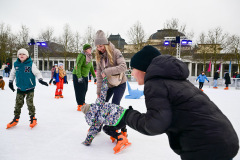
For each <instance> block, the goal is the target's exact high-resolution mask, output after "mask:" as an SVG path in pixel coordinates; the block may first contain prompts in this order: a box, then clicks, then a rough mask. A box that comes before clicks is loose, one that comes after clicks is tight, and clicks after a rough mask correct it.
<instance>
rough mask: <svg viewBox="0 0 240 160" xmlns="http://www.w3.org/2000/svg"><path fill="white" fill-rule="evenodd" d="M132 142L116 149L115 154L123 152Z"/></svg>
mask: <svg viewBox="0 0 240 160" xmlns="http://www.w3.org/2000/svg"><path fill="white" fill-rule="evenodd" d="M131 144H132V143H126V144H125V145H124V146H123V147H122V148H120V149H118V150H116V151H115V152H114V154H117V153H119V152H121V151H122V150H124V149H126V148H128V147H129V146H130V145H131Z"/></svg>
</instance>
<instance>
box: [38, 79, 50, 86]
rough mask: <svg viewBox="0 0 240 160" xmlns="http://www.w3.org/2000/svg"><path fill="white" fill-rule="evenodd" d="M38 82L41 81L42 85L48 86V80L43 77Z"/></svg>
mask: <svg viewBox="0 0 240 160" xmlns="http://www.w3.org/2000/svg"><path fill="white" fill-rule="evenodd" d="M38 82H39V83H41V84H42V85H45V86H48V84H47V82H44V81H43V79H42V78H40V79H39V80H38Z"/></svg>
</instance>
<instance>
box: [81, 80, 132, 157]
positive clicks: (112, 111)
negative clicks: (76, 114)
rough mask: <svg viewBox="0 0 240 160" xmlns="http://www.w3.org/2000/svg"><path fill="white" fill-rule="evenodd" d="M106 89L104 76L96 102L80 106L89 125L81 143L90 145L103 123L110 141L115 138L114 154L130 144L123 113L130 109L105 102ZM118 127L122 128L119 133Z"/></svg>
mask: <svg viewBox="0 0 240 160" xmlns="http://www.w3.org/2000/svg"><path fill="white" fill-rule="evenodd" d="M107 90H108V85H107V78H104V79H103V83H102V88H101V93H100V96H99V98H97V99H96V103H93V104H90V105H89V104H86V105H83V106H82V109H81V110H82V112H83V113H84V114H85V118H86V121H87V123H88V125H90V126H91V127H90V129H89V131H88V134H87V138H86V140H85V141H84V142H83V144H84V145H86V146H88V145H90V144H91V143H92V140H93V139H94V137H95V136H96V135H97V134H98V132H100V128H101V126H102V125H103V124H104V125H105V126H104V127H103V130H104V132H105V133H106V134H108V135H109V136H111V137H110V138H111V140H112V142H114V141H115V139H116V140H117V144H116V146H115V147H114V148H113V150H114V151H115V152H114V154H116V153H118V152H120V151H121V150H123V149H125V148H126V147H128V146H129V145H131V143H129V142H128V139H127V130H126V124H125V122H124V117H125V114H126V113H127V112H128V111H129V110H131V107H130V108H129V109H124V108H123V107H121V106H119V105H116V104H112V103H107V102H105V100H106V95H107ZM119 129H123V130H122V132H121V133H118V130H119Z"/></svg>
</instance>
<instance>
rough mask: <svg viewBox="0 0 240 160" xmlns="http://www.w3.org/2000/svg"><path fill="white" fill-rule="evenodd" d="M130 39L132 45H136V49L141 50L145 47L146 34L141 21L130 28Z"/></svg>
mask: <svg viewBox="0 0 240 160" xmlns="http://www.w3.org/2000/svg"><path fill="white" fill-rule="evenodd" d="M128 37H129V39H130V43H132V44H134V45H135V49H137V50H140V49H141V48H142V47H143V46H144V42H145V39H146V33H145V31H144V29H143V26H142V24H141V23H140V22H139V21H137V22H136V23H135V24H133V26H132V27H131V28H130V30H129V31H128Z"/></svg>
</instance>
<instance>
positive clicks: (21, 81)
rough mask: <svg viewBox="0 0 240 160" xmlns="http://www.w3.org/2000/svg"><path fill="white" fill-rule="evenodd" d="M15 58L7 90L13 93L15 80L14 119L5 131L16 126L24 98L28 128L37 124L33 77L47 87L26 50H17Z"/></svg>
mask: <svg viewBox="0 0 240 160" xmlns="http://www.w3.org/2000/svg"><path fill="white" fill-rule="evenodd" d="M17 57H18V58H17V60H16V62H15V63H14V65H13V68H12V70H11V73H10V78H9V88H10V89H11V90H12V91H13V92H14V91H15V89H14V87H13V81H14V79H15V78H16V85H17V96H16V105H15V109H14V115H15V117H14V119H13V120H12V122H10V123H8V124H7V129H8V128H11V127H13V126H16V125H17V124H18V121H19V118H20V114H21V108H22V106H23V104H24V98H25V97H26V102H27V106H28V110H29V115H30V127H31V128H33V127H34V126H35V125H36V124H37V119H36V118H35V114H36V113H35V106H34V104H33V97H34V88H35V86H36V81H35V79H36V78H35V77H37V79H38V81H39V83H41V84H42V85H45V86H48V84H47V83H46V82H44V81H43V79H42V75H41V73H40V71H39V70H38V69H37V67H36V65H35V64H34V63H33V62H32V59H31V57H29V54H28V51H27V50H26V49H24V48H22V49H20V50H18V52H17Z"/></svg>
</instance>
